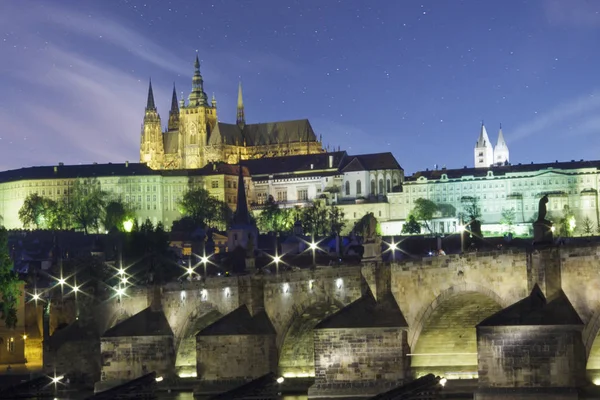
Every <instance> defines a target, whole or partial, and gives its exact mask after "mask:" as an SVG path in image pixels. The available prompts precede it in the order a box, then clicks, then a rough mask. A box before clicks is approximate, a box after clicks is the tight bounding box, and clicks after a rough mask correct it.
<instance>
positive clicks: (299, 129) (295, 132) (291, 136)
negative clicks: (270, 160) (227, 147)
mask: <svg viewBox="0 0 600 400" xmlns="http://www.w3.org/2000/svg"><path fill="white" fill-rule="evenodd" d="M244 140H245V141H246V145H247V146H263V145H267V144H275V143H281V144H285V143H297V142H316V141H317V136H316V135H315V132H314V131H313V129H312V126H311V125H310V122H308V120H307V119H300V120H295V121H279V122H266V123H260V124H246V125H244V129H240V127H239V126H238V125H237V124H226V123H224V122H219V123H218V124H217V125H216V126H215V129H214V130H213V132H211V134H210V137H209V139H208V144H210V145H216V144H223V143H227V144H238V145H242V144H243V143H244Z"/></svg>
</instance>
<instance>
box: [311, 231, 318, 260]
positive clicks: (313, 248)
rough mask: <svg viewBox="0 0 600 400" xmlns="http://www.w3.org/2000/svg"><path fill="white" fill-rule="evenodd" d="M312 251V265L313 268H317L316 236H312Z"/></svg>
mask: <svg viewBox="0 0 600 400" xmlns="http://www.w3.org/2000/svg"><path fill="white" fill-rule="evenodd" d="M310 249H311V250H312V265H313V267H315V266H316V265H317V262H316V259H315V252H316V250H317V244H316V243H315V236H314V235H312V239H311V242H310Z"/></svg>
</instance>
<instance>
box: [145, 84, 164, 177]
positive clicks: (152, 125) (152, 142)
mask: <svg viewBox="0 0 600 400" xmlns="http://www.w3.org/2000/svg"><path fill="white" fill-rule="evenodd" d="M141 136H142V137H141V143H140V162H141V163H146V164H148V166H149V167H150V168H152V169H160V168H161V167H162V163H163V159H164V155H165V150H164V144H163V135H162V129H161V122H160V115H159V114H158V111H157V110H156V105H155V103H154V93H153V92H152V81H150V84H149V87H148V101H147V102H146V111H145V114H144V123H143V125H142V135H141Z"/></svg>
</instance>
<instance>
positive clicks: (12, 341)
mask: <svg viewBox="0 0 600 400" xmlns="http://www.w3.org/2000/svg"><path fill="white" fill-rule="evenodd" d="M6 350H7V351H8V352H9V353H14V351H15V338H12V337H11V338H10V340H7V341H6Z"/></svg>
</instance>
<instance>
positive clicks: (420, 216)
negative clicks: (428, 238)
mask: <svg viewBox="0 0 600 400" xmlns="http://www.w3.org/2000/svg"><path fill="white" fill-rule="evenodd" d="M436 211H438V206H437V204H435V203H434V202H433V201H431V200H428V199H424V198H418V199H417V200H415V207H414V208H413V209H412V211H411V214H412V215H414V217H415V219H416V220H418V221H423V225H425V228H427V230H428V231H429V232H432V231H431V227H430V225H429V224H430V222H431V220H432V219H433V215H434V214H435V213H436Z"/></svg>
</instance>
